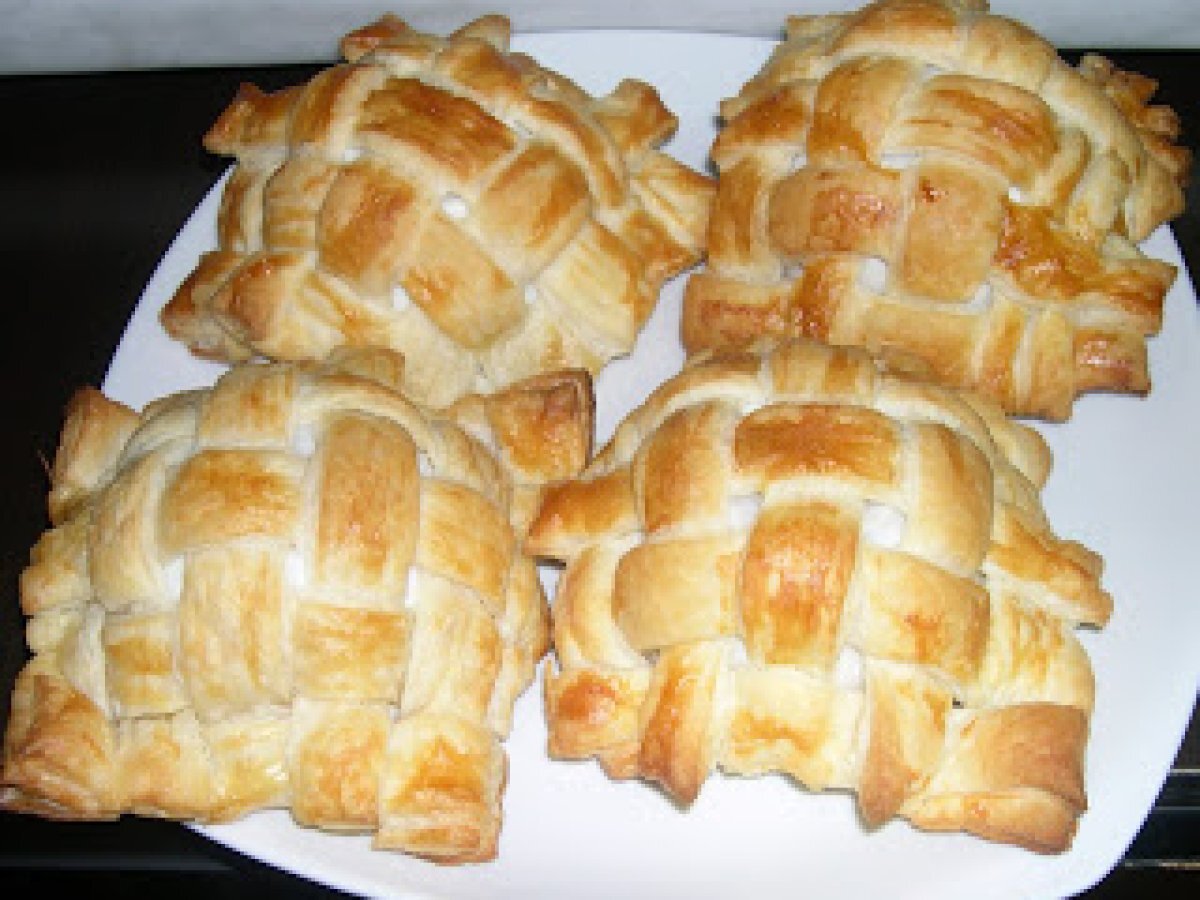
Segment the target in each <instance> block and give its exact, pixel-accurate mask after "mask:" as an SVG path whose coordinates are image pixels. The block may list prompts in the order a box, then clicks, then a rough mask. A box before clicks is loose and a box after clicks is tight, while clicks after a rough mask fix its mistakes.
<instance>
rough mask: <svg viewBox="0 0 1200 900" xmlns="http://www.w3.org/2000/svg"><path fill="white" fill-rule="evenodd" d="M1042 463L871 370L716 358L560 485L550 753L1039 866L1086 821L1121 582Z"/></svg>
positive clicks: (547, 544)
mask: <svg viewBox="0 0 1200 900" xmlns="http://www.w3.org/2000/svg"><path fill="white" fill-rule="evenodd" d="M1049 465H1050V458H1049V452H1048V450H1047V447H1046V444H1045V442H1044V441H1043V440H1042V439H1041V437H1040V436H1039V435H1038V434H1037V432H1035V431H1034V430H1032V429H1030V428H1028V427H1026V426H1024V425H1021V424H1018V423H1016V422H1015V421H1013V420H1011V419H1008V418H1006V417H1005V416H1004V415H1003V414H1002V412H1001V411H1000V409H999V407H997V406H996V405H995V404H994V403H991V402H990V401H987V400H984V399H982V398H980V397H978V396H976V395H971V394H964V393H958V392H955V391H953V390H952V389H949V388H945V387H941V386H937V385H935V384H934V383H932V382H929V381H925V380H920V379H917V378H915V377H914V376H912V375H910V374H905V373H904V372H903V371H902V370H898V369H897V368H895V367H891V366H889V365H887V364H885V363H884V362H883V361H882V360H880V359H878V358H873V357H872V356H870V355H869V354H868V353H867V352H866V351H865V350H862V349H861V348H849V347H832V346H830V345H825V344H822V343H819V342H815V341H806V340H796V341H791V342H783V343H779V344H772V343H760V344H759V345H758V346H756V348H755V349H754V351H752V352H751V351H737V352H734V351H730V352H726V353H710V352H705V353H703V354H699V355H697V356H695V357H693V358H692V359H691V360H690V362H689V364H688V365H687V366H686V367H685V368H684V370H683V371H682V372H681V373H680V375H679V376H678V377H676V378H674V379H671V380H669V381H668V382H666V383H665V384H663V385H662V386H661V387H660V388H658V389H657V390H656V391H655V392H654V393H653V394H651V395H650V397H649V399H648V400H647V401H646V403H645V404H644V405H643V406H641V407H639V408H638V409H637V410H635V411H634V412H633V413H631V414H630V415H629V417H628V418H626V419H625V421H624V422H623V423H622V424H621V425H620V426H619V427H618V429H617V431H616V432H615V434H614V436H613V438H612V440H611V441H610V442H609V443H608V445H606V446H605V447H604V448H603V449H602V450H601V451H600V452H599V453H598V454H597V456H596V458H595V460H594V461H593V462H592V464H591V465H589V467H588V468H587V469H586V470H585V471H584V472H583V474H582V475H581V476H579V477H578V478H576V479H573V480H568V481H564V482H560V483H558V484H555V485H552V486H550V487H548V488H547V490H546V492H545V495H544V498H543V502H542V504H541V506H540V508H539V509H538V512H537V515H536V517H535V518H534V521H533V524H532V527H531V528H530V531H529V535H528V537H527V539H526V547H527V549H528V550H529V551H530V552H531V553H534V554H535V555H538V556H542V557H547V558H552V559H556V560H561V561H563V562H565V564H566V565H565V569H564V570H563V572H562V574H561V576H560V579H559V583H558V587H557V591H556V596H555V598H554V602H553V605H552V612H553V646H554V650H555V658H556V662H555V663H548V664H547V666H546V668H545V670H544V676H545V684H544V691H545V696H544V702H545V707H546V713H547V716H548V723H549V752H550V754H551V756H553V757H556V758H567V759H577V758H585V757H596V758H598V759H599V761H600V762H601V764H602V765H603V766H604V767H605V769H606V771H608V772H609V773H610V774H611V775H613V776H614V777H619V778H630V777H637V776H640V777H644V778H648V779H651V780H654V781H657V782H659V783H661V784H662V786H663V787H664V788H665V789H666V790H667V792H668V793H669V794H670V795H671V796H672V797H674V798H676V799H677V800H679V801H680V802H682V803H690V802H691V801H692V800H693V799H695V797H696V795H697V792H698V791H699V790H700V788H701V786H702V784H703V782H704V780H705V779H706V778H707V777H708V775H709V773H710V772H712V771H713V770H715V769H721V770H724V771H726V772H730V773H735V774H743V775H752V774H761V773H766V772H785V773H788V774H789V775H791V776H792V777H794V778H795V779H797V780H798V781H799V782H800V783H802V784H803V785H805V786H806V787H808V788H810V789H813V790H824V789H850V790H853V791H855V792H856V793H857V796H858V800H859V808H860V811H861V813H862V816H863V820H864V822H865V823H867V824H868V825H870V826H875V825H878V824H880V823H882V822H884V821H886V820H888V819H890V818H892V817H895V816H900V817H904V818H907V819H908V820H910V821H911V822H913V823H914V824H916V825H917V826H919V827H922V828H930V829H938V830H946V829H953V830H958V829H965V830H967V831H971V832H974V833H976V834H979V835H982V836H984V837H988V838H992V839H995V840H1000V841H1007V842H1011V843H1015V844H1020V845H1022V846H1025V847H1028V848H1031V849H1034V850H1040V851H1061V850H1063V849H1065V848H1066V847H1067V846H1069V844H1070V842H1071V839H1072V836H1073V834H1074V830H1075V822H1076V819H1077V818H1078V816H1079V815H1080V814H1081V813H1082V812H1083V810H1084V808H1085V806H1086V800H1085V795H1084V787H1083V759H1084V752H1085V749H1086V743H1087V736H1088V720H1089V716H1090V712H1091V709H1092V704H1093V693H1094V685H1093V676H1092V668H1091V664H1090V662H1089V660H1088V657H1087V654H1086V652H1085V651H1084V649H1083V647H1082V645H1081V644H1080V642H1079V640H1078V639H1077V638H1076V636H1075V634H1074V626H1076V625H1080V624H1083V625H1088V626H1096V627H1099V626H1102V625H1103V624H1104V623H1105V622H1106V621H1107V619H1108V617H1109V615H1110V613H1111V610H1112V599H1111V597H1110V596H1109V595H1108V594H1107V593H1106V592H1105V591H1104V589H1103V587H1102V586H1101V584H1100V576H1101V569H1102V561H1101V559H1100V558H1099V556H1097V555H1096V554H1095V553H1093V552H1092V551H1090V550H1087V549H1086V548H1084V547H1082V546H1081V545H1079V544H1077V543H1075V542H1073V541H1069V540H1066V539H1062V538H1059V537H1057V536H1056V535H1055V534H1054V533H1053V531H1052V530H1051V528H1050V525H1049V523H1048V522H1047V521H1046V517H1045V513H1044V511H1043V509H1042V505H1041V500H1040V491H1041V487H1042V485H1043V484H1044V482H1045V479H1046V477H1047V474H1048V471H1049Z"/></svg>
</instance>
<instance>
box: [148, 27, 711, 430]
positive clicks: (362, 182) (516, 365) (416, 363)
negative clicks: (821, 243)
mask: <svg viewBox="0 0 1200 900" xmlns="http://www.w3.org/2000/svg"><path fill="white" fill-rule="evenodd" d="M509 30H510V26H509V22H508V20H507V19H506V18H504V17H503V16H497V15H492V16H485V17H483V18H481V19H478V20H476V21H474V22H472V23H470V24H468V25H466V26H464V27H463V28H462V29H460V30H459V31H457V32H455V33H454V34H452V35H450V36H449V37H446V38H441V37H435V36H432V35H428V34H423V33H420V32H417V31H415V30H413V29H411V28H409V27H408V26H407V25H406V24H405V23H404V22H402V21H401V20H399V19H397V18H395V17H394V16H385V17H383V18H382V19H380V20H379V21H377V22H375V23H373V24H371V25H369V26H367V27H365V28H362V29H360V30H358V31H356V32H354V33H352V34H349V35H347V36H346V37H345V38H344V39H343V41H342V44H341V48H342V53H343V55H344V57H345V62H343V63H341V64H339V65H335V66H332V67H330V68H328V69H326V70H324V71H322V72H320V73H319V74H318V75H317V76H316V77H314V78H313V79H312V80H311V81H309V82H308V83H307V84H303V85H298V86H295V87H292V88H289V89H285V90H282V91H279V92H277V93H274V94H265V93H263V92H262V91H260V90H259V89H257V88H256V87H254V86H253V85H246V86H243V88H242V90H241V91H240V92H239V93H238V95H237V97H236V98H234V100H233V101H232V102H231V103H230V104H229V106H228V108H226V109H225V111H224V112H223V113H222V114H221V116H220V118H219V119H218V120H217V121H216V122H215V123H214V124H213V126H212V127H211V129H210V130H209V132H208V134H207V135H206V136H205V141H204V143H205V146H206V148H207V149H208V150H209V151H211V152H213V153H218V154H221V155H225V156H230V157H233V158H234V160H235V163H236V165H235V166H234V168H233V171H232V173H231V175H230V177H229V181H228V182H227V184H226V186H225V188H224V192H223V195H222V202H221V208H220V213H219V221H218V246H217V247H216V249H214V250H213V251H211V252H208V253H206V254H205V255H204V256H203V257H202V259H201V260H200V261H199V263H198V265H197V267H196V268H195V270H194V271H193V272H192V274H191V276H190V277H189V278H188V279H187V280H186V281H185V282H184V284H182V285H181V286H180V288H179V290H178V291H177V292H176V294H175V295H174V297H173V298H172V299H171V300H170V301H169V303H168V304H167V305H166V306H165V307H164V309H163V310H162V311H161V316H160V318H161V321H162V324H163V325H164V326H165V328H166V330H167V332H168V333H169V334H170V335H171V336H173V337H174V338H176V339H178V340H181V341H183V342H184V343H186V344H187V345H188V346H189V347H190V348H191V350H192V351H193V352H195V353H197V354H199V355H201V356H205V357H210V358H214V359H218V360H225V361H230V360H239V359H245V358H249V357H254V356H263V357H267V358H274V359H281V360H289V359H292V360H294V359H320V358H322V357H324V356H325V354H326V353H328V352H329V351H330V350H331V349H333V348H335V347H339V346H343V345H352V346H383V347H389V348H392V349H395V350H398V351H400V352H401V353H403V354H404V356H405V358H406V359H407V360H408V366H407V368H406V372H407V375H406V385H405V386H406V390H407V391H408V392H409V394H410V395H411V396H413V397H414V398H415V399H417V400H419V401H421V402H424V403H427V404H431V405H434V406H444V405H446V404H447V403H450V402H452V401H453V400H455V399H457V398H458V397H460V396H462V395H464V394H467V393H469V392H472V391H476V390H481V391H487V390H493V389H495V388H498V387H501V386H504V385H506V384H510V383H512V382H514V381H517V380H519V379H521V378H526V377H529V376H532V375H535V374H538V373H539V372H544V371H554V370H558V369H562V368H584V369H587V370H588V371H589V372H591V373H592V374H595V373H597V372H598V371H599V370H600V369H601V368H602V367H603V366H604V365H605V364H606V363H607V362H608V361H609V360H611V359H612V358H614V357H615V356H618V355H621V354H624V353H626V352H628V351H629V350H630V349H631V348H632V346H633V343H634V340H635V339H636V337H637V335H638V333H639V331H640V329H641V327H642V325H643V324H644V323H645V321H646V319H647V317H648V316H649V315H650V313H651V312H652V311H653V309H654V306H655V304H656V302H657V300H658V294H659V291H660V288H661V287H662V285H663V283H664V282H665V281H666V280H667V279H669V278H671V277H673V276H674V275H676V274H678V273H679V272H681V271H683V270H684V269H685V268H687V267H688V266H690V265H692V264H693V263H695V262H696V261H697V260H698V259H699V258H700V254H701V251H702V247H703V240H704V233H705V224H706V222H707V217H708V211H709V207H710V202H711V198H712V192H713V191H712V185H711V182H710V180H709V179H708V178H706V177H704V176H702V175H700V174H698V173H695V172H693V171H692V170H690V169H688V168H686V167H685V166H683V165H682V164H680V163H678V162H676V161H675V160H673V159H671V158H670V157H669V156H667V155H665V154H664V153H662V152H660V151H659V150H658V147H659V146H660V145H661V144H662V143H663V142H664V141H666V140H667V138H668V137H669V136H670V135H671V134H672V133H673V132H674V130H675V127H676V124H677V120H676V118H675V116H674V115H673V114H672V113H671V112H670V111H669V110H668V109H667V108H666V107H665V106H664V105H663V103H662V101H661V100H660V99H659V96H658V94H657V93H656V92H655V90H654V89H653V88H652V87H651V86H650V85H647V84H644V83H642V82H639V81H634V80H631V79H626V80H624V81H621V82H620V83H619V84H618V85H617V87H616V88H615V89H614V90H613V91H612V93H610V94H608V95H607V96H604V97H592V96H590V95H588V94H587V93H585V92H584V91H583V90H581V89H580V88H579V87H578V86H576V85H575V84H573V83H572V82H571V81H569V80H568V79H566V78H564V77H563V76H561V75H558V74H556V73H554V72H552V71H549V70H548V69H545V68H543V67H541V66H539V65H538V64H537V63H536V62H535V61H534V60H533V59H531V58H530V57H528V56H526V55H524V54H520V53H515V52H512V51H510V50H509V37H510V35H509Z"/></svg>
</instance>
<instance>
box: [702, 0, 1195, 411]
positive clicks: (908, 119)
mask: <svg viewBox="0 0 1200 900" xmlns="http://www.w3.org/2000/svg"><path fill="white" fill-rule="evenodd" d="M987 10H988V6H987V3H986V2H975V0H879V2H875V3H871V4H869V5H867V6H864V7H863V8H862V9H860V10H857V11H855V12H852V13H845V14H837V15H821V16H795V17H792V18H791V19H789V20H788V23H787V36H786V39H785V40H783V41H782V42H780V43H779V44H778V45H777V46H776V47H775V49H774V51H773V52H772V54H771V55H770V58H769V59H768V60H766V61H765V63H764V65H763V67H762V68H761V70H760V71H759V72H758V73H757V74H756V75H755V76H754V77H753V78H751V79H750V80H749V81H748V82H746V84H745V85H744V86H743V87H742V89H741V91H740V92H739V93H738V94H737V95H736V96H734V97H731V98H729V99H727V100H725V101H723V102H722V103H721V107H720V110H721V117H722V119H723V122H724V127H723V128H722V130H721V132H720V133H719V135H718V136H717V139H716V141H715V143H714V144H713V146H712V151H711V157H712V160H713V162H714V163H715V164H716V166H717V168H718V169H719V172H720V176H719V180H718V194H717V198H716V201H715V205H714V207H713V211H712V215H711V220H710V226H709V235H708V266H707V270H706V271H704V272H700V273H698V274H696V275H695V276H693V277H692V278H691V279H690V281H689V283H688V286H687V293H686V297H685V302H684V312H683V340H684V343H685V345H686V346H687V348H688V349H689V350H690V351H697V350H701V349H705V348H722V347H737V346H742V345H745V344H746V343H747V342H752V341H753V340H754V339H755V338H756V337H759V336H762V335H772V336H779V337H788V336H807V337H813V338H817V339H820V340H823V341H829V342H832V343H837V344H855V345H861V346H866V347H868V348H870V349H872V350H885V349H886V350H889V351H896V350H904V351H907V352H909V353H912V354H914V355H915V356H917V357H919V358H920V359H921V360H922V361H923V362H924V363H925V364H927V365H928V366H929V367H930V369H931V373H932V374H933V375H934V376H935V377H937V378H938V379H939V380H941V381H943V382H945V383H947V384H950V385H953V386H957V387H971V388H973V389H975V390H978V391H981V392H983V393H985V394H986V395H988V396H989V397H991V398H992V399H993V400H994V401H996V402H997V403H999V404H1000V405H1001V406H1002V407H1003V408H1004V409H1005V410H1006V411H1007V412H1009V413H1012V414H1018V415H1023V416H1036V417H1040V418H1044V419H1049V420H1062V419H1066V418H1068V417H1069V416H1070V415H1071V411H1072V409H1073V404H1074V402H1075V399H1076V398H1077V397H1078V396H1079V395H1080V394H1082V393H1085V392H1089V391H1098V390H1102V391H1117V392H1124V393H1134V394H1138V393H1144V392H1145V391H1147V390H1148V389H1149V387H1150V372H1149V369H1148V364H1147V357H1146V338H1147V337H1148V336H1151V335H1154V334H1155V333H1157V332H1158V331H1159V329H1160V328H1161V325H1162V307H1163V298H1164V295H1165V293H1166V291H1167V290H1168V288H1169V287H1170V286H1171V284H1172V283H1173V281H1174V278H1175V269H1174V267H1173V266H1172V265H1170V264H1168V263H1166V262H1163V261H1161V260H1157V259H1153V258H1150V257H1148V256H1146V255H1145V254H1144V253H1143V252H1142V251H1141V250H1140V249H1139V247H1138V245H1139V244H1140V243H1141V242H1143V241H1144V239H1145V238H1146V237H1147V236H1148V235H1150V233H1151V232H1152V231H1154V229H1155V228H1156V227H1158V226H1159V225H1160V224H1162V223H1163V222H1166V221H1168V220H1169V219H1171V218H1173V217H1174V216H1176V215H1177V214H1178V213H1179V212H1180V211H1181V210H1182V208H1183V202H1184V196H1183V191H1182V187H1181V185H1182V184H1183V182H1184V180H1185V179H1186V177H1187V175H1188V170H1189V166H1190V157H1189V154H1188V151H1187V149H1186V148H1185V147H1182V146H1179V145H1178V144H1176V143H1175V138H1176V137H1177V135H1178V131H1179V121H1178V118H1177V117H1176V115H1175V114H1174V112H1173V111H1172V110H1171V109H1169V108H1168V107H1165V106H1154V105H1151V103H1150V100H1151V98H1152V96H1153V94H1154V91H1155V89H1156V85H1155V83H1154V82H1153V81H1151V80H1150V79H1148V78H1144V77H1141V76H1138V75H1136V74H1134V73H1129V72H1122V71H1119V70H1116V69H1115V68H1114V67H1113V66H1112V65H1111V64H1109V63H1108V62H1107V61H1106V60H1104V59H1102V58H1101V57H1098V56H1094V55H1086V56H1084V57H1083V59H1082V60H1081V62H1080V63H1079V65H1078V66H1077V67H1075V66H1070V65H1068V64H1067V63H1066V62H1065V61H1064V60H1063V59H1061V58H1060V57H1059V56H1058V54H1057V53H1056V51H1055V50H1054V48H1053V47H1052V46H1051V45H1050V44H1049V43H1047V42H1046V41H1045V40H1043V39H1042V38H1041V37H1039V36H1038V35H1036V34H1035V33H1033V32H1032V31H1031V30H1030V29H1029V28H1027V27H1026V26H1024V25H1022V24H1020V23H1018V22H1015V21H1013V20H1011V19H1007V18H1004V17H1003V16H999V15H993V14H990V13H989V12H988V11H987Z"/></svg>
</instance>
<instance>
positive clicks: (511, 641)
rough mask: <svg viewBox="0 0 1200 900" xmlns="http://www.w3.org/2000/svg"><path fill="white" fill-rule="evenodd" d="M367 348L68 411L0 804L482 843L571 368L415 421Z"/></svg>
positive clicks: (535, 637) (387, 365) (382, 838)
mask: <svg viewBox="0 0 1200 900" xmlns="http://www.w3.org/2000/svg"><path fill="white" fill-rule="evenodd" d="M401 373H402V366H401V363H400V360H399V358H398V357H397V356H396V355H395V354H394V353H392V352H391V351H381V350H370V351H346V352H342V353H338V354H335V356H334V357H332V358H331V359H330V360H327V361H325V362H322V363H320V364H299V363H286V364H285V363H270V364H267V363H242V364H239V365H237V366H234V367H232V368H231V369H230V370H228V371H227V372H226V373H225V374H223V375H222V376H221V377H220V379H219V380H218V381H217V382H216V384H215V385H214V386H213V387H211V388H206V389H201V390H195V391H189V392H183V393H179V394H174V395H170V396H167V397H164V398H162V399H160V400H157V401H155V402H153V403H151V404H149V405H148V406H147V408H146V409H145V410H143V411H142V412H140V413H139V412H135V411H134V410H132V409H130V408H128V407H126V406H124V405H122V404H120V403H117V402H115V401H113V400H110V399H108V398H106V397H105V396H104V395H103V394H101V393H100V392H99V391H96V390H94V389H83V390H81V391H79V392H78V393H77V394H76V396H75V398H74V399H73V400H72V402H71V405H70V407H69V409H68V412H67V416H66V421H65V424H64V427H63V431H62V438H61V442H60V445H59V449H58V452H57V455H56V458H55V461H54V467H53V471H52V475H51V484H52V486H51V491H50V516H51V523H52V527H51V528H50V529H49V530H47V531H46V532H45V533H44V534H43V536H42V537H41V539H40V540H39V541H38V543H37V544H36V546H35V547H34V548H33V550H32V552H31V554H30V561H29V565H28V566H27V567H26V569H25V570H24V572H23V574H22V577H21V604H22V609H23V611H24V612H25V614H26V615H27V616H28V626H27V639H28V644H29V648H30V650H31V651H32V659H31V660H30V661H29V662H28V664H27V665H26V667H25V668H24V670H23V671H22V672H21V673H20V675H19V676H18V679H17V682H16V686H15V688H14V691H13V701H12V714H11V717H10V721H9V722H8V727H7V731H6V733H5V740H4V757H3V772H2V777H0V806H2V807H3V808H6V809H11V810H18V811H24V812H31V813H36V814H39V815H43V816H47V817H52V818H63V819H109V818H114V817H116V816H118V815H120V814H122V813H135V814H140V815H148V816H160V817H167V818H173V819H185V820H198V821H204V822H218V821H224V820H230V819H235V818H238V817H240V816H242V815H244V814H246V813H249V812H252V811H254V810H258V809H263V808H284V809H287V810H289V811H290V812H291V814H292V815H293V817H294V818H295V820H296V821H297V822H298V823H299V824H301V825H305V826H311V827H314V828H320V829H326V830H331V831H351V832H368V833H370V834H372V836H373V846H375V847H378V848H383V849H394V850H402V851H406V852H409V853H413V854H418V855H421V856H427V857H429V858H432V859H435V860H438V861H441V862H466V861H477V860H485V859H490V858H492V857H493V856H494V855H495V852H496V841H497V835H498V833H499V829H500V824H501V802H502V798H503V789H504V783H505V777H506V772H507V759H506V756H505V752H504V748H503V744H502V741H503V739H504V738H505V737H506V735H507V734H508V731H509V728H510V723H511V715H512V707H513V703H514V701H515V699H516V697H517V696H518V694H519V693H520V692H521V691H522V690H524V689H525V687H526V686H527V685H528V684H529V683H530V680H531V679H532V677H533V675H534V671H535V665H536V663H537V661H538V659H539V658H540V657H541V656H542V654H543V653H544V652H545V649H546V645H547V641H548V630H547V629H548V613H547V609H546V602H545V597H544V595H543V591H542V587H541V583H540V581H539V579H538V577H537V572H536V567H535V565H534V563H533V562H532V561H531V560H530V559H529V558H528V557H525V556H523V555H522V554H521V553H520V540H521V534H522V531H523V528H524V525H525V522H524V520H523V517H522V515H523V514H522V510H528V509H529V501H528V500H522V499H520V498H521V497H523V496H524V495H526V494H528V493H536V492H537V490H538V489H539V485H541V484H543V483H545V482H550V481H554V480H557V479H561V478H565V477H567V476H569V475H571V474H573V473H576V472H578V471H579V469H580V468H581V467H582V466H583V464H584V463H585V461H586V458H587V456H588V452H589V449H590V441H591V429H592V422H591V393H590V390H591V389H590V383H589V380H588V378H587V376H586V373H583V372H578V371H576V372H563V373H561V374H556V375H542V376H538V378H536V379H534V380H532V381H530V382H523V383H519V384H517V385H513V386H511V387H509V388H507V389H506V390H505V391H503V392H501V393H499V394H497V395H494V396H489V397H480V396H471V397H468V398H466V399H464V400H463V401H460V404H459V405H457V406H455V407H453V408H452V409H450V410H448V411H439V412H431V411H429V410H428V409H426V408H424V407H421V406H419V405H417V404H415V403H413V402H411V401H410V400H408V399H407V398H406V397H405V396H404V395H403V394H402V393H401V392H400V390H399V389H398V384H399V383H400V381H401V379H402V374H401Z"/></svg>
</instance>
